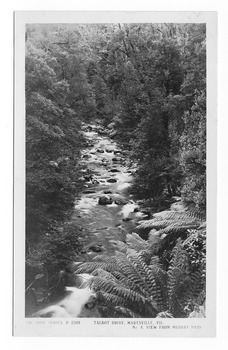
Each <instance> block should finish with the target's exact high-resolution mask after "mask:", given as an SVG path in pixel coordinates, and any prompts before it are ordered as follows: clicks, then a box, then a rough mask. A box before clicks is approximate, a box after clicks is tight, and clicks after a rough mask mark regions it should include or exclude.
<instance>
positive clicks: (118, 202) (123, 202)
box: [114, 198, 128, 205]
mask: <svg viewBox="0 0 228 350" xmlns="http://www.w3.org/2000/svg"><path fill="white" fill-rule="evenodd" d="M114 203H115V204H117V205H126V204H127V203H128V201H127V200H126V199H123V198H120V199H116V200H115V202H114Z"/></svg>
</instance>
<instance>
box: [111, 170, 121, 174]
mask: <svg viewBox="0 0 228 350" xmlns="http://www.w3.org/2000/svg"><path fill="white" fill-rule="evenodd" d="M110 172H111V173H119V172H120V170H118V169H110Z"/></svg>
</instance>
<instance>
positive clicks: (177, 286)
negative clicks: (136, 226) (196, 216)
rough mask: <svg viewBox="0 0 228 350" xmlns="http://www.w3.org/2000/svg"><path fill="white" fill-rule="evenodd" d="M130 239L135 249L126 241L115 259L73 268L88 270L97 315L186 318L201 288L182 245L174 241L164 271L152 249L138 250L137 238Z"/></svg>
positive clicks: (148, 247)
mask: <svg viewBox="0 0 228 350" xmlns="http://www.w3.org/2000/svg"><path fill="white" fill-rule="evenodd" d="M134 240H135V241H136V250H134V249H133V248H132V247H133V243H132V242H133V240H130V242H131V243H130V248H129V247H128V245H127V244H126V246H125V249H126V250H125V252H124V253H123V252H117V253H116V256H115V257H113V258H111V259H110V260H107V259H106V261H104V262H102V261H100V262H97V261H94V262H90V263H88V262H87V263H81V264H80V265H78V267H77V268H76V271H75V273H76V274H77V273H82V272H87V273H88V271H89V273H91V274H92V278H91V279H90V280H89V282H88V283H89V284H90V287H91V288H92V289H93V290H94V291H95V292H97V293H98V295H99V298H98V300H99V303H98V308H100V311H101V314H102V315H109V316H108V317H115V316H116V315H119V316H118V317H134V316H133V315H134V314H135V315H138V316H139V317H157V316H158V315H159V314H160V315H163V316H161V317H165V316H164V315H165V314H166V313H167V317H172V316H173V317H187V315H188V313H187V311H186V310H187V309H186V307H187V305H188V303H189V301H190V300H192V299H194V298H196V297H197V296H198V295H199V294H200V293H201V291H202V288H203V287H202V283H200V278H201V273H200V271H199V270H196V271H191V269H190V266H189V255H188V252H187V250H186V249H185V248H186V247H185V244H186V242H184V243H183V242H182V241H181V240H180V239H179V240H178V241H177V244H176V246H175V248H174V249H173V251H172V257H171V261H170V264H169V268H168V270H167V271H166V270H165V268H164V266H163V265H162V264H161V262H160V259H159V257H158V256H157V255H154V254H153V253H151V252H153V249H151V250H150V244H149V243H147V244H146V245H145V244H143V247H146V249H145V250H143V251H138V250H137V249H138V241H139V242H140V239H139V240H138V239H137V237H136V234H134ZM108 308H109V309H108ZM110 310H112V312H113V313H111V311H110ZM162 312H163V314H161V313H162ZM110 314H112V316H110ZM121 315H122V316H121ZM168 315H172V316H168ZM116 317H117V316H116Z"/></svg>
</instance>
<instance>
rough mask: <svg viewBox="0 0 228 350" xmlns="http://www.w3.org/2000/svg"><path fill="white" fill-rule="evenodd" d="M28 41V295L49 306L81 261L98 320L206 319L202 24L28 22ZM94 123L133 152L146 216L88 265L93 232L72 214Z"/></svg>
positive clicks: (136, 194) (135, 185) (136, 191)
mask: <svg viewBox="0 0 228 350" xmlns="http://www.w3.org/2000/svg"><path fill="white" fill-rule="evenodd" d="M25 41H26V58H25V65H26V298H27V300H29V301H31V300H35V303H36V304H37V303H38V304H39V303H40V304H42V303H44V302H45V301H51V300H54V298H55V297H56V296H58V295H59V293H61V291H62V290H63V289H64V287H65V286H66V285H67V283H68V280H69V275H70V274H72V270H70V267H69V262H70V261H71V262H73V261H74V262H77V261H79V262H80V263H78V265H76V268H74V271H73V274H74V275H77V274H82V273H86V274H90V275H91V276H92V277H91V278H90V279H89V284H90V287H91V288H92V289H93V290H94V291H96V293H97V300H96V307H97V308H98V310H99V315H100V316H99V317H202V316H200V315H202V314H203V315H204V314H205V283H206V276H205V270H206V266H205V265H206V225H205V220H206V27H205V25H204V24H151V23H148V24H133V23H132V24H90V25H87V24H80V25H79V24H77V25H76V24H75V25H74V24H68V25H67V24H61V25H60V24H50V25H48V24H42V25H39V24H31V25H27V28H26V37H25ZM91 125H96V127H97V129H99V130H100V134H101V135H102V133H103V134H104V135H106V136H108V137H109V138H110V139H111V140H113V141H114V142H115V143H116V144H117V145H118V147H119V148H120V149H122V151H123V154H125V155H127V158H128V167H129V169H131V168H132V169H134V171H133V170H132V176H133V180H132V184H131V187H130V189H129V190H128V191H129V193H130V194H131V196H132V197H131V198H133V199H134V201H135V202H136V203H137V204H138V206H139V209H140V210H144V212H145V213H146V214H147V219H146V220H142V221H140V222H139V223H138V224H139V225H138V226H137V227H136V228H135V229H134V230H132V231H133V232H128V233H127V234H126V237H125V239H124V240H123V241H119V242H116V247H117V248H116V254H115V255H113V256H103V257H102V256H101V257H100V259H97V258H95V259H90V260H89V259H87V260H85V261H82V260H80V258H79V257H80V255H81V252H82V250H83V247H84V240H85V236H86V229H85V228H84V227H82V225H81V223H80V222H79V221H78V222H77V220H72V215H73V213H74V210H75V201H76V200H77V199H78V198H80V196H81V193H82V191H83V189H84V186H85V181H87V180H86V179H85V177H84V178H83V176H82V175H83V174H84V172H85V169H84V168H85V166H84V165H83V162H82V161H81V160H82V156H83V151H84V150H85V149H86V148H87V147H88V140H87V139H86V136H85V132H84V131H85V130H89V128H90V127H91ZM173 203H174V204H175V203H176V204H177V203H178V205H179V207H180V208H181V210H172V205H173ZM118 204H119V203H118ZM137 210H138V209H137ZM135 211H136V210H135ZM41 294H42V297H41ZM193 315H195V316H193Z"/></svg>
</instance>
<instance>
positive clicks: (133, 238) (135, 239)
mask: <svg viewBox="0 0 228 350" xmlns="http://www.w3.org/2000/svg"><path fill="white" fill-rule="evenodd" d="M126 244H127V246H128V247H129V248H132V249H134V250H136V251H137V252H140V251H141V250H145V249H148V243H147V241H145V240H144V239H142V238H141V237H140V236H139V235H138V234H137V233H135V232H132V233H131V234H129V233H128V234H127V235H126Z"/></svg>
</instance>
